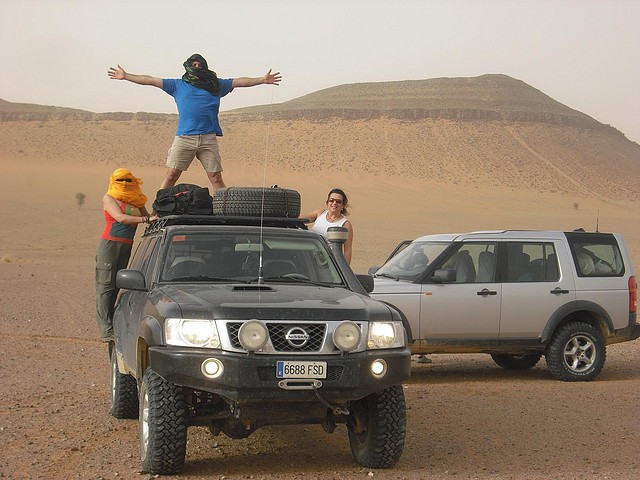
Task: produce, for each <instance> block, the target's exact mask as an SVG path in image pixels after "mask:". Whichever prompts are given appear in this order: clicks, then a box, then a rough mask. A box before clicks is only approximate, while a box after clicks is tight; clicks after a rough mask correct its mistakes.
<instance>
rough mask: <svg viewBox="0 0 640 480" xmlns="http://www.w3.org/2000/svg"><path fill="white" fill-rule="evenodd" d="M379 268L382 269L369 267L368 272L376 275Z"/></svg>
mask: <svg viewBox="0 0 640 480" xmlns="http://www.w3.org/2000/svg"><path fill="white" fill-rule="evenodd" d="M378 270H380V267H369V270H367V273H368V274H369V275H375V274H376V272H377V271H378Z"/></svg>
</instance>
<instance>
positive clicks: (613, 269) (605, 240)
mask: <svg viewBox="0 0 640 480" xmlns="http://www.w3.org/2000/svg"><path fill="white" fill-rule="evenodd" d="M567 238H568V239H569V246H570V247H571V255H572V256H573V261H574V264H575V265H576V273H577V274H578V276H579V277H620V276H622V275H624V271H625V269H624V263H623V261H622V255H621V254H620V249H619V248H618V242H616V239H615V237H614V236H613V235H607V234H593V233H592V234H588V233H587V234H580V233H574V234H567Z"/></svg>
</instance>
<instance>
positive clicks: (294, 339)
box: [284, 327, 310, 348]
mask: <svg viewBox="0 0 640 480" xmlns="http://www.w3.org/2000/svg"><path fill="white" fill-rule="evenodd" d="M284 338H285V340H286V341H287V343H288V344H289V345H291V346H292V347H294V348H299V347H304V346H305V345H306V344H307V342H308V341H309V338H310V337H309V334H308V333H307V332H306V331H305V330H304V329H303V328H300V327H293V328H291V329H289V331H288V332H287V333H285V335H284Z"/></svg>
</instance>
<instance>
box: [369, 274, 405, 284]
mask: <svg viewBox="0 0 640 480" xmlns="http://www.w3.org/2000/svg"><path fill="white" fill-rule="evenodd" d="M375 276H376V277H385V278H390V279H391V280H395V281H396V282H397V281H399V280H400V277H399V276H397V275H389V274H388V273H376V275H375Z"/></svg>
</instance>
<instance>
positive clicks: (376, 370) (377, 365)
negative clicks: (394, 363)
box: [371, 358, 387, 378]
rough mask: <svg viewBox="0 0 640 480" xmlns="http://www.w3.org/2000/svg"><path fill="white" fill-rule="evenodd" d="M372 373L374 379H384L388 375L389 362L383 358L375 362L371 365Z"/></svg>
mask: <svg viewBox="0 0 640 480" xmlns="http://www.w3.org/2000/svg"><path fill="white" fill-rule="evenodd" d="M371 373H372V374H373V376H374V377H377V378H380V377H383V376H384V375H385V374H386V373H387V362H385V361H384V360H383V359H381V358H380V359H378V360H374V361H373V363H371Z"/></svg>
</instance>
